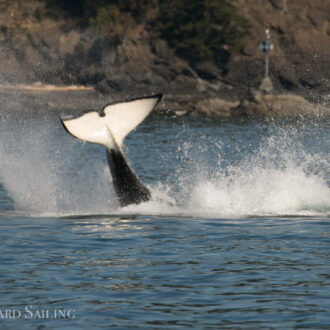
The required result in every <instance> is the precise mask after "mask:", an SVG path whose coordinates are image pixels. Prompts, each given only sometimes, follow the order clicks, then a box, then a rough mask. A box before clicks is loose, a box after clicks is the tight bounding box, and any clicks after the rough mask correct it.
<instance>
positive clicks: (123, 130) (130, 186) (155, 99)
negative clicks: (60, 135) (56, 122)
mask: <svg viewBox="0 0 330 330" xmlns="http://www.w3.org/2000/svg"><path fill="white" fill-rule="evenodd" d="M161 98H162V95H161V94H157V95H152V96H148V97H142V98H137V99H133V100H129V101H127V102H120V103H114V104H109V105H107V106H106V107H105V108H104V109H103V111H102V113H101V114H99V113H98V112H96V111H91V112H88V113H85V114H83V115H81V116H79V117H76V118H73V119H61V121H62V124H63V126H64V128H65V129H66V130H67V132H68V133H70V134H71V135H73V136H74V137H76V138H78V139H80V140H83V141H87V142H91V143H96V144H100V145H103V146H104V147H106V149H107V159H108V164H109V168H110V172H111V175H112V178H113V184H114V187H115V191H116V193H117V196H118V198H119V202H120V204H121V206H126V205H129V204H139V203H141V202H146V201H148V200H150V199H151V193H150V191H149V190H148V188H146V187H145V186H144V185H143V184H142V183H141V182H140V181H139V179H138V178H137V176H136V175H135V174H134V173H133V171H132V170H131V169H130V167H129V165H128V164H127V162H126V159H125V157H124V155H123V152H122V144H123V141H124V139H125V137H126V135H127V134H129V132H131V131H132V130H133V129H134V128H135V127H136V126H138V125H139V124H140V123H141V122H142V121H143V120H144V119H145V118H146V117H147V116H148V115H149V113H150V112H151V111H152V110H153V109H154V107H155V106H156V105H157V104H158V103H159V102H160V100H161Z"/></svg>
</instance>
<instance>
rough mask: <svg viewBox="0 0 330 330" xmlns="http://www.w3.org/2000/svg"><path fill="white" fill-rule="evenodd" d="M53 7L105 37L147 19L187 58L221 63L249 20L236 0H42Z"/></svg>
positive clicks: (236, 45)
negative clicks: (96, 30) (241, 12)
mask: <svg viewBox="0 0 330 330" xmlns="http://www.w3.org/2000/svg"><path fill="white" fill-rule="evenodd" d="M41 1H43V2H45V3H46V8H47V9H49V10H52V12H53V13H54V10H55V12H57V13H62V14H66V15H70V16H72V17H74V18H76V19H79V20H80V22H81V23H82V24H85V25H92V26H95V27H97V28H99V29H100V30H102V32H103V33H104V34H105V35H106V36H109V37H113V38H119V39H120V38H122V37H123V36H124V34H125V31H127V30H128V29H131V28H134V27H135V26H137V25H138V24H142V23H143V24H146V25H147V26H149V27H150V29H149V30H150V31H153V33H154V36H156V37H161V38H163V39H165V40H167V42H168V43H169V45H170V46H171V47H173V48H174V49H175V50H176V52H177V54H178V55H180V56H182V57H184V58H186V59H187V60H189V61H190V62H196V61H203V60H205V61H209V60H212V61H214V62H215V63H218V64H219V63H224V62H226V61H227V60H228V58H229V56H230V54H232V53H237V52H239V51H240V50H241V47H242V46H241V39H242V37H243V36H244V35H245V34H246V33H247V30H248V24H247V22H246V21H245V20H244V19H243V18H242V17H240V16H239V15H238V14H237V6H236V0H180V1H178V0H41Z"/></svg>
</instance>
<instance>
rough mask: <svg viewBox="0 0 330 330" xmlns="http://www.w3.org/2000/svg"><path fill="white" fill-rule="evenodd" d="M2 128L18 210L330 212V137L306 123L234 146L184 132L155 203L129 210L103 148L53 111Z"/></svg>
mask: <svg viewBox="0 0 330 330" xmlns="http://www.w3.org/2000/svg"><path fill="white" fill-rule="evenodd" d="M54 123H57V124H54ZM0 128H1V131H0V138H1V143H0V182H1V184H2V185H3V187H4V188H5V189H6V191H7V192H8V194H9V196H10V197H11V198H12V200H13V201H14V207H15V211H16V212H23V213H24V214H27V213H28V214H33V215H36V214H37V215H45V214H52V215H56V216H61V215H64V214H150V215H169V216H189V217H215V218H217V217H230V218H233V217H246V216H280V215H293V216H296V215H300V216H301V215H315V216H316V215H321V216H327V215H329V214H330V188H329V160H328V157H327V150H329V147H330V142H329V138H327V139H324V138H323V139H321V140H320V141H315V137H309V136H308V134H306V131H303V133H301V128H300V129H297V128H291V129H288V128H283V129H281V128H280V127H274V128H273V129H272V130H270V131H269V134H267V135H265V136H263V137H262V140H261V141H260V143H258V144H256V146H255V147H249V146H250V142H249V141H246V143H243V144H242V142H241V141H240V143H236V145H234V144H233V145H232V146H231V147H229V146H228V143H225V142H224V141H223V140H221V139H219V138H218V137H217V136H213V135H212V134H210V135H208V136H199V137H198V139H195V138H194V136H192V137H191V139H187V138H185V139H184V141H185V142H183V141H181V142H180V141H178V142H177V145H175V146H174V147H173V145H172V144H173V141H175V140H176V139H170V140H169V141H170V142H167V143H171V145H172V147H173V148H174V150H172V151H173V152H174V153H175V154H176V155H180V156H179V159H176V160H175V161H176V165H177V166H176V170H175V171H174V172H173V173H172V174H171V175H170V176H169V178H168V179H167V180H166V181H165V182H164V181H163V182H158V183H152V184H151V186H150V185H149V188H150V189H151V190H152V193H153V196H154V199H153V200H152V201H150V202H147V203H143V204H140V205H130V206H128V207H125V208H120V207H119V205H118V203H117V200H116V196H115V193H114V190H113V187H112V184H111V176H110V174H109V170H108V166H107V163H106V159H105V155H104V150H103V148H102V147H98V146H95V145H90V144H83V143H81V142H79V141H76V140H74V139H73V138H72V137H70V136H69V135H68V134H66V133H65V132H63V129H62V127H61V125H60V123H59V122H58V119H56V118H54V117H49V116H48V117H46V116H45V117H42V118H38V120H32V119H29V117H26V118H22V117H17V118H16V117H15V118H13V117H8V118H4V117H2V120H1V127H0ZM190 134H194V133H193V132H192V133H190ZM197 141H198V142H197ZM309 144H313V148H308V147H306V146H308V145H309ZM166 148H167V149H169V147H168V146H167V147H166Z"/></svg>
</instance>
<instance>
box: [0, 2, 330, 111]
mask: <svg viewBox="0 0 330 330" xmlns="http://www.w3.org/2000/svg"><path fill="white" fill-rule="evenodd" d="M281 6H282V1H281V0H249V1H246V0H221V1H216V0H211V1H206V0H196V1H194V2H191V1H186V0H184V1H182V2H177V1H172V0H171V1H170V0H168V1H165V0H130V1H124V0H95V1H90V0H81V1H80V0H79V1H78V0H66V1H64V0H63V1H62V0H31V1H29V2H24V1H22V0H11V1H9V0H0V9H1V12H0V63H2V70H1V72H0V92H1V95H2V96H1V97H2V98H3V97H5V96H4V94H5V93H6V92H8V93H11V94H12V93H14V92H15V91H17V92H18V94H21V93H23V94H24V93H39V94H40V93H41V94H42V93H52V92H64V93H70V92H73V93H82V94H83V93H90V95H93V97H95V98H96V99H102V98H104V97H107V96H108V97H109V96H110V97H111V99H120V98H121V97H124V98H130V97H134V96H137V95H141V94H142V95H147V94H153V93H157V92H162V93H164V95H165V98H164V101H163V102H162V104H161V107H160V108H161V109H163V110H164V109H170V110H171V111H173V112H174V113H176V114H177V115H191V116H215V117H232V116H249V117H254V116H262V117H296V116H307V117H310V116H329V115H330V110H329V109H330V97H329V95H330V71H329V60H328V58H329V54H330V20H329V17H328V15H327V13H329V12H330V3H327V2H318V3H315V4H311V3H310V1H308V0H290V1H287V6H286V8H285V11H284V10H283V8H281ZM266 28H267V29H269V30H270V35H271V38H272V39H271V41H272V43H273V44H274V51H272V52H271V53H270V79H271V82H272V84H273V86H274V89H273V90H271V91H269V90H268V91H265V90H263V89H262V88H261V82H262V80H263V77H264V73H265V69H264V62H265V56H264V54H262V53H261V52H260V51H259V50H258V44H259V42H260V41H262V40H263V38H264V32H265V29H266ZM54 102H55V100H53V101H52V102H51V104H53V106H54V107H55V105H54ZM78 103H79V102H78ZM78 105H79V106H80V104H78ZM2 110H3V109H2Z"/></svg>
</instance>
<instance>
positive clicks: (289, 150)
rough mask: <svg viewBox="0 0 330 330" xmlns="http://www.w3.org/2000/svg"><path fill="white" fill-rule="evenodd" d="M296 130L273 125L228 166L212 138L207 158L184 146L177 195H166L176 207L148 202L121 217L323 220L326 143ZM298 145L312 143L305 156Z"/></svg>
mask: <svg viewBox="0 0 330 330" xmlns="http://www.w3.org/2000/svg"><path fill="white" fill-rule="evenodd" d="M301 128H302V127H300V128H299V129H297V128H292V127H291V128H287V127H286V128H285V129H284V128H281V127H277V126H274V127H273V128H272V129H271V133H270V135H269V136H267V137H265V138H264V139H263V141H261V143H260V145H259V146H258V148H257V149H255V150H253V152H251V153H249V154H247V155H245V156H244V157H243V158H242V159H241V160H240V161H238V162H236V163H235V162H233V163H231V164H228V162H227V159H223V158H222V157H221V155H222V153H223V149H224V145H223V143H221V142H219V141H214V138H211V139H210V140H209V141H208V142H209V144H212V145H213V146H215V147H216V150H215V152H214V154H213V155H211V156H210V155H207V153H208V150H204V152H201V150H200V149H201V146H200V145H198V146H196V145H194V144H189V143H188V142H186V143H185V144H184V145H181V146H179V147H178V149H179V151H180V152H184V153H186V158H187V159H189V162H188V161H187V164H182V167H181V168H179V169H178V173H177V174H178V175H177V176H178V178H179V186H180V191H179V194H177V195H176V196H175V197H173V196H172V199H173V200H177V201H179V203H178V204H177V205H176V206H174V207H169V206H168V205H165V204H162V203H157V202H151V203H145V204H142V205H139V206H129V207H127V208H126V209H125V210H123V212H125V211H127V212H134V211H135V212H139V213H150V214H171V213H172V214H177V215H182V216H192V217H196V216H197V217H230V218H232V217H246V216H281V215H291V216H329V214H330V187H329V182H330V177H329V159H328V153H327V150H329V148H330V143H329V138H327V139H326V140H324V139H322V140H319V141H317V140H315V138H310V139H309V138H308V136H307V137H306V136H305V133H306V132H304V131H303V130H302V131H301ZM308 140H309V141H308ZM304 143H306V144H308V143H312V144H313V151H312V152H308V151H306V146H305V145H304ZM204 148H205V145H204ZM196 149H198V153H196ZM206 149H208V148H207V147H206ZM189 154H190V156H189ZM191 154H192V155H193V156H192V157H191ZM197 154H199V158H196V155H197ZM210 157H212V158H217V159H218V162H217V165H216V166H215V167H213V166H210V165H209V164H208V162H207V161H206V159H209V158H210ZM183 168H184V169H186V171H184V170H183ZM157 191H161V190H159V189H158V190H157Z"/></svg>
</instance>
